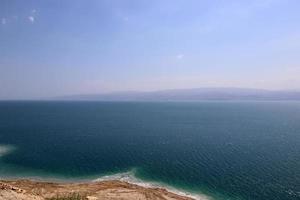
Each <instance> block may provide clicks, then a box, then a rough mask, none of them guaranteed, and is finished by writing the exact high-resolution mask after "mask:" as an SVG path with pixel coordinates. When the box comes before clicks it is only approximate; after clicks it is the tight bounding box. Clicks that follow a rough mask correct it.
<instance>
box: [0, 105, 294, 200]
mask: <svg viewBox="0 0 300 200" xmlns="http://www.w3.org/2000/svg"><path fill="white" fill-rule="evenodd" d="M15 178H30V179H38V180H55V181H66V182H67V181H71V182H72V181H101V180H110V179H111V180H114V179H118V180H123V181H127V182H133V183H136V184H140V185H144V186H147V187H153V186H154V187H165V188H168V189H170V190H172V191H176V192H178V193H181V194H185V195H190V196H194V197H195V198H196V199H211V200H299V199H300V102H296V101H285V102H284V101H282V102H280V101H274V102H266V101H265V102H255V101H242V102H239V101H207V102H205V101H203V102H93V101H77V102H76V101H74V102H72V101H1V102H0V179H15Z"/></svg>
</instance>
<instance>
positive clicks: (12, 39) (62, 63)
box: [0, 0, 300, 99]
mask: <svg viewBox="0 0 300 200" xmlns="http://www.w3.org/2000/svg"><path fill="white" fill-rule="evenodd" d="M299 10H300V1H299V0H151V1H149V0H64V1H61V0H43V1H41V0H26V1H24V0H0V99H36V98H47V97H55V96H63V95H71V94H94V93H107V92H114V91H129V90H130V91H131V90H134V91H153V90H163V89H183V88H201V87H239V88H244V87H245V88H262V89H272V90H300V12H299Z"/></svg>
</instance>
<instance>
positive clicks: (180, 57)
mask: <svg viewBox="0 0 300 200" xmlns="http://www.w3.org/2000/svg"><path fill="white" fill-rule="evenodd" d="M183 57H184V55H183V54H178V55H177V56H176V58H177V59H178V60H181V59H182V58H183Z"/></svg>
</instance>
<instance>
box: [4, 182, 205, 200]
mask: <svg viewBox="0 0 300 200" xmlns="http://www.w3.org/2000/svg"><path fill="white" fill-rule="evenodd" d="M71 196H75V197H77V199H89V200H96V199H110V200H121V199H122V200H134V199H139V200H148V199H154V200H192V199H196V198H192V197H190V196H186V195H180V194H176V193H174V192H171V191H168V190H167V189H165V188H161V187H143V186H140V185H137V184H132V183H128V182H124V181H120V180H103V181H90V182H78V183H64V182H43V181H35V180H26V179H19V180H1V181H0V200H13V199H20V200H31V199H35V200H43V199H51V198H57V197H62V198H63V197H64V198H65V197H71ZM197 199H200V198H197ZM202 199H203V200H204V199H206V198H205V197H203V198H201V200H202Z"/></svg>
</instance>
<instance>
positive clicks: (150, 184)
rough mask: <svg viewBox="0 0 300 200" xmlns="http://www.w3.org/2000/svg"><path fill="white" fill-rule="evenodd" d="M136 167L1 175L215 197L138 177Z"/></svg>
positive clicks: (208, 199) (200, 199) (9, 179)
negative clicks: (96, 172) (99, 171)
mask: <svg viewBox="0 0 300 200" xmlns="http://www.w3.org/2000/svg"><path fill="white" fill-rule="evenodd" d="M136 170H137V169H136V168H132V169H131V170H129V171H125V172H124V171H123V172H111V173H106V174H100V175H91V176H86V177H77V178H75V177H65V176H56V175H50V174H49V175H45V174H44V175H45V176H43V175H42V174H37V175H33V174H31V175H30V174H27V175H26V174H24V175H23V176H0V183H1V182H10V183H21V182H22V181H27V182H28V183H40V184H42V183H45V184H48V183H51V184H56V185H73V184H84V185H91V184H94V183H103V182H120V183H125V184H128V185H135V186H139V187H141V188H144V189H149V190H151V189H161V190H165V191H167V192H169V193H172V194H175V195H178V196H181V197H186V198H189V199H194V200H212V199H213V198H211V197H209V196H207V195H205V194H201V193H200V192H199V193H198V192H197V193H196V192H190V191H187V190H184V189H180V188H176V187H174V186H171V185H167V184H164V183H163V182H157V181H148V180H143V179H141V178H138V177H137V176H136ZM0 200H1V198H0Z"/></svg>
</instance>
